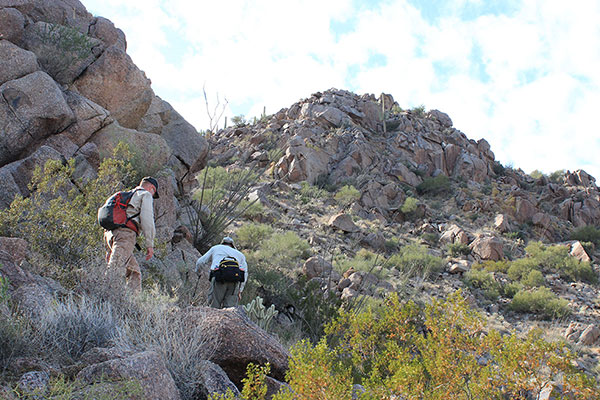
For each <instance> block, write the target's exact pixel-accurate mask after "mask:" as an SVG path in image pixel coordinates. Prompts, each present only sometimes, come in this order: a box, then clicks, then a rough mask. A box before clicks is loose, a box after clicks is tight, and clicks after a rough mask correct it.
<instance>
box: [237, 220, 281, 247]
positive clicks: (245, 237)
mask: <svg viewBox="0 0 600 400" xmlns="http://www.w3.org/2000/svg"><path fill="white" fill-rule="evenodd" d="M272 234H273V228H271V227H270V226H269V225H266V224H255V223H250V224H245V225H242V226H241V227H240V228H239V229H238V230H237V244H238V246H239V247H241V248H242V249H250V250H256V249H257V248H259V247H260V245H261V243H262V242H264V241H265V240H267V239H269V238H270V237H271V235H272Z"/></svg>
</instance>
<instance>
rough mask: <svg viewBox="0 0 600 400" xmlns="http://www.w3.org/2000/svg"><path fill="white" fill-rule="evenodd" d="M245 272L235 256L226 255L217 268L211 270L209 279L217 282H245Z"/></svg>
mask: <svg viewBox="0 0 600 400" xmlns="http://www.w3.org/2000/svg"><path fill="white" fill-rule="evenodd" d="M244 274H245V272H244V271H242V270H241V269H240V263H238V261H237V260H236V259H235V258H234V257H225V258H224V259H222V260H221V262H220V263H219V266H218V267H217V269H215V270H212V271H210V276H209V279H212V278H213V277H214V278H215V280H216V281H217V282H220V283H223V282H244Z"/></svg>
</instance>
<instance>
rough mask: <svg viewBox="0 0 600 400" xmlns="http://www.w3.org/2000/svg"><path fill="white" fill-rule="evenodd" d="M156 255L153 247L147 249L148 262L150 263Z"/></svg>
mask: <svg viewBox="0 0 600 400" xmlns="http://www.w3.org/2000/svg"><path fill="white" fill-rule="evenodd" d="M153 255H154V249H153V248H152V247H148V248H147V249H146V261H149V260H150V259H151V258H152V256H153Z"/></svg>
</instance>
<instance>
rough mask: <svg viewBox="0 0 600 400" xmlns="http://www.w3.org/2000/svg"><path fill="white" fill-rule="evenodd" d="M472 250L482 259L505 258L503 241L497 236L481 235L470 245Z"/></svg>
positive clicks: (496, 259) (495, 259)
mask: <svg viewBox="0 0 600 400" xmlns="http://www.w3.org/2000/svg"><path fill="white" fill-rule="evenodd" d="M469 247H470V248H471V252H472V253H473V254H474V255H477V256H478V257H479V258H481V259H482V260H493V261H498V260H501V259H503V258H504V250H503V248H502V247H503V246H502V241H501V240H499V239H497V238H495V237H479V238H477V239H475V240H474V241H473V242H471V244H470V245H469Z"/></svg>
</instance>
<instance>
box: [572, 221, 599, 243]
mask: <svg viewBox="0 0 600 400" xmlns="http://www.w3.org/2000/svg"><path fill="white" fill-rule="evenodd" d="M570 239H572V240H579V241H580V242H592V243H594V244H595V245H597V246H598V245H600V229H598V228H596V227H595V226H593V225H586V226H582V227H579V228H577V229H575V230H574V231H573V232H571V235H570Z"/></svg>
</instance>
